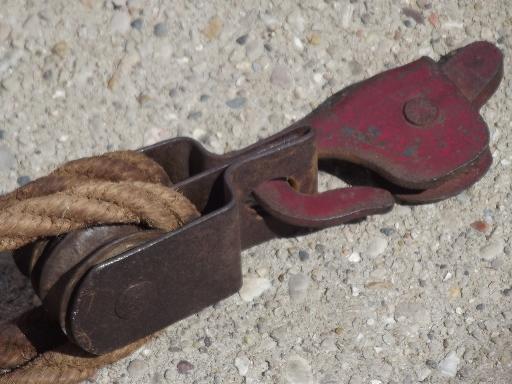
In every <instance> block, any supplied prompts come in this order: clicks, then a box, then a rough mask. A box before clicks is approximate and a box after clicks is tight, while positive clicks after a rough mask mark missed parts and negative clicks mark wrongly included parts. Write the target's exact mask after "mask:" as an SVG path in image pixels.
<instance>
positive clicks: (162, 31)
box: [153, 22, 169, 37]
mask: <svg viewBox="0 0 512 384" xmlns="http://www.w3.org/2000/svg"><path fill="white" fill-rule="evenodd" d="M153 33H154V34H155V36H156V37H165V36H167V35H168V34H169V27H168V26H167V23H164V22H162V23H158V24H156V25H155V26H154V28H153Z"/></svg>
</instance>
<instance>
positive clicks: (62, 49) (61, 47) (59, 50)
mask: <svg viewBox="0 0 512 384" xmlns="http://www.w3.org/2000/svg"><path fill="white" fill-rule="evenodd" d="M68 51H69V46H68V44H67V43H66V42H65V41H59V42H58V43H57V44H55V45H54V46H53V47H52V53H53V54H54V55H57V56H59V57H60V58H61V59H63V58H65V57H66V55H67V54H68Z"/></svg>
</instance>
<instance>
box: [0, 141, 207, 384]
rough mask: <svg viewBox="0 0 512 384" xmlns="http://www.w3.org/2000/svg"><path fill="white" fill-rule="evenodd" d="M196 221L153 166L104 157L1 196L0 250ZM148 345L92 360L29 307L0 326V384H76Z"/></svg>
mask: <svg viewBox="0 0 512 384" xmlns="http://www.w3.org/2000/svg"><path fill="white" fill-rule="evenodd" d="M198 216H199V212H198V211H197V209H196V207H195V206H194V205H193V204H192V203H191V202H190V201H189V200H188V199H187V198H186V197H185V196H183V195H182V194H181V193H179V192H178V191H176V190H174V189H172V187H171V182H170V180H169V178H168V176H167V173H166V172H165V170H164V169H163V168H162V167H161V166H160V165H159V164H158V163H156V162H155V161H153V160H151V159H150V158H149V157H147V156H145V155H144V154H142V153H138V152H133V151H120V152H112V153H107V154H104V155H102V156H97V157H90V158H84V159H79V160H75V161H71V162H68V163H66V164H64V165H63V166H61V167H59V168H57V169H56V170H55V171H53V172H52V173H51V174H50V175H48V176H46V177H42V178H40V179H37V180H35V181H33V182H31V183H29V184H27V185H25V186H23V187H21V188H18V189H17V190H15V191H13V192H11V193H9V194H7V195H4V196H1V197H0V251H5V250H14V249H17V248H19V247H21V246H24V245H26V244H28V243H31V242H33V241H36V240H38V239H42V238H46V237H50V236H56V235H60V234H64V233H67V232H70V231H73V230H77V229H81V228H86V227H90V226H95V225H105V224H139V225H143V226H146V227H150V228H156V229H161V230H164V231H172V230H174V229H177V228H179V227H181V226H182V225H183V224H185V223H187V222H188V221H190V220H192V219H194V218H196V217H198ZM148 339H149V338H144V339H142V340H139V341H136V342H134V343H133V344H130V345H128V346H126V347H124V348H121V349H119V350H116V351H114V352H111V353H108V354H105V355H102V356H93V355H90V354H88V353H86V352H84V351H82V350H81V349H79V348H78V347H77V346H75V345H73V344H71V343H70V342H68V341H67V340H66V338H65V336H64V335H63V334H62V333H61V332H60V330H59V329H58V327H57V325H56V324H54V323H52V322H50V321H49V320H47V318H46V317H45V315H44V311H43V310H42V309H41V308H37V309H35V310H32V311H29V312H27V313H25V314H23V315H22V316H20V317H19V318H18V319H15V320H14V321H12V322H10V323H7V324H5V325H4V326H3V327H0V370H5V372H4V373H0V384H14V383H16V384H35V383H38V384H72V383H78V382H80V381H83V380H85V379H87V378H89V377H91V376H92V375H94V373H95V372H96V370H97V368H99V367H101V366H103V365H106V364H111V363H113V362H115V361H117V360H119V359H121V358H123V357H125V356H128V355H129V354H131V353H132V352H133V351H135V350H136V349H138V348H140V347H141V346H142V345H143V344H144V343H146V342H147V341H148Z"/></svg>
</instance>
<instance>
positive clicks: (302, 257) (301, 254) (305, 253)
mask: <svg viewBox="0 0 512 384" xmlns="http://www.w3.org/2000/svg"><path fill="white" fill-rule="evenodd" d="M299 260H300V261H307V260H309V253H308V251H305V250H303V249H301V250H300V251H299Z"/></svg>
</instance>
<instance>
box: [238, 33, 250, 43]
mask: <svg viewBox="0 0 512 384" xmlns="http://www.w3.org/2000/svg"><path fill="white" fill-rule="evenodd" d="M248 38H249V35H248V34H245V35H242V36H240V37H239V38H238V39H236V43H237V44H240V45H244V44H245V43H246V42H247V39H248Z"/></svg>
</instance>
